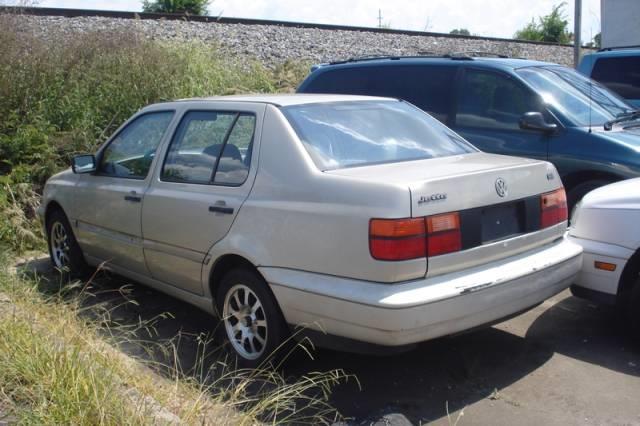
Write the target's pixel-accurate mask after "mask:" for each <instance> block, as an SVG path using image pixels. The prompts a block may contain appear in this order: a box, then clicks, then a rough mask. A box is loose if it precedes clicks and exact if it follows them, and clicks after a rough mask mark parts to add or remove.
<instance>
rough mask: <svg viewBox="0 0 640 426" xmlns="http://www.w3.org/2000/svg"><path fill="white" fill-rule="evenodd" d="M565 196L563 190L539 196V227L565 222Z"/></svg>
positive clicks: (566, 215)
mask: <svg viewBox="0 0 640 426" xmlns="http://www.w3.org/2000/svg"><path fill="white" fill-rule="evenodd" d="M568 215H569V212H568V208H567V194H566V193H565V192H564V188H560V189H557V190H555V191H553V192H547V193H546V194H542V195H541V196H540V227H541V228H548V227H549V226H553V225H556V224H558V223H561V222H565V221H566V220H567V219H568Z"/></svg>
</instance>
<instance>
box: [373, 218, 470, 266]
mask: <svg viewBox="0 0 640 426" xmlns="http://www.w3.org/2000/svg"><path fill="white" fill-rule="evenodd" d="M461 249H462V238H461V234H460V215H459V214H458V213H457V212H453V213H445V214H438V215H435V216H427V217H420V218H411V219H371V221H370V222H369V251H370V252H371V256H372V257H373V258H374V259H376V260H411V259H418V258H421V257H431V256H439V255H442V254H447V253H453V252H456V251H460V250H461Z"/></svg>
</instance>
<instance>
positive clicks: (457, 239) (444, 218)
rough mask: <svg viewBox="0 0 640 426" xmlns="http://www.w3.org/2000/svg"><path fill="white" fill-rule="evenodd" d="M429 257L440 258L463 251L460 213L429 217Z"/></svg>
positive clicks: (427, 218)
mask: <svg viewBox="0 0 640 426" xmlns="http://www.w3.org/2000/svg"><path fill="white" fill-rule="evenodd" d="M425 219H426V221H427V256H438V255H441V254H447V253H452V252H454V251H460V249H462V237H461V235H460V215H459V214H458V212H454V213H445V214H439V215H435V216H428V217H426V218H425Z"/></svg>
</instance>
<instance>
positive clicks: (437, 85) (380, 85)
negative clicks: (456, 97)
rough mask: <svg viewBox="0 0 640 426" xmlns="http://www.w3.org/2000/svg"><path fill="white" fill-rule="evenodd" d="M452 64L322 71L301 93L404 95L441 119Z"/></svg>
mask: <svg viewBox="0 0 640 426" xmlns="http://www.w3.org/2000/svg"><path fill="white" fill-rule="evenodd" d="M456 70H457V67H455V66H446V65H442V66H428V67H426V66H419V65H402V66H398V65H395V64H394V65H392V66H384V65H380V66H366V67H362V66H360V67H352V68H342V69H334V70H329V71H325V72H323V73H320V74H319V75H318V76H317V77H316V78H314V79H313V80H311V81H310V82H309V84H308V85H307V86H305V87H304V88H303V90H302V92H303V93H336V94H346V95H369V96H386V97H390V98H399V99H404V100H405V101H407V102H410V103H412V104H414V105H415V106H417V107H418V108H420V109H422V110H423V111H427V112H428V113H429V114H431V115H432V116H434V117H435V118H437V119H438V120H440V121H441V122H443V123H444V122H446V121H447V120H448V118H449V115H450V114H449V113H450V109H451V102H452V95H451V93H453V90H452V88H453V80H454V77H455V74H456Z"/></svg>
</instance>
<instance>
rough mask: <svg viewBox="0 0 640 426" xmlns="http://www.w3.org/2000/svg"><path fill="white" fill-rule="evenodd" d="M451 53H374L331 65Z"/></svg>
mask: <svg viewBox="0 0 640 426" xmlns="http://www.w3.org/2000/svg"><path fill="white" fill-rule="evenodd" d="M448 57H450V56H449V55H441V54H436V53H433V52H419V53H418V54H417V55H385V54H374V55H364V56H355V57H352V58H348V59H340V60H337V61H331V62H329V65H339V64H348V63H349V62H362V61H375V60H377V59H390V60H398V59H401V58H448Z"/></svg>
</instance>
